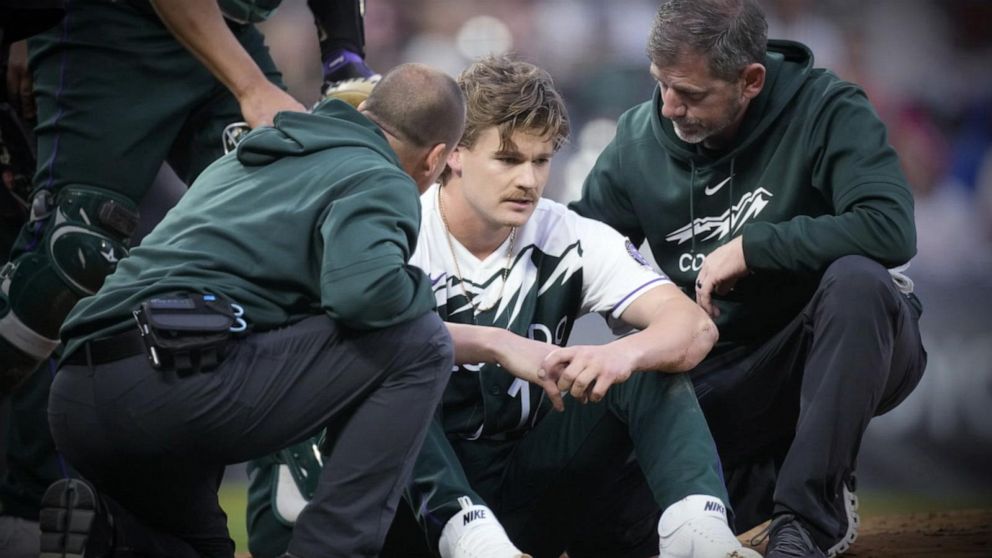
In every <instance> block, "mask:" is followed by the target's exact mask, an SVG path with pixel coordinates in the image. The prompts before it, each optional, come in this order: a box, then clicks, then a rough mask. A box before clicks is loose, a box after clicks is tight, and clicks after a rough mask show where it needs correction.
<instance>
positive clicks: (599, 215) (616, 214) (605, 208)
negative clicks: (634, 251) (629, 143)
mask: <svg viewBox="0 0 992 558" xmlns="http://www.w3.org/2000/svg"><path fill="white" fill-rule="evenodd" d="M620 170H621V167H620V149H619V147H618V146H617V139H616V138H614V139H613V141H611V142H610V144H609V145H607V146H606V149H605V150H603V152H602V153H601V154H600V155H599V158H598V159H597V160H596V164H595V166H593V168H592V170H591V171H590V172H589V176H587V177H586V180H585V182H584V183H583V185H582V197H581V198H580V199H579V200H578V201H574V202H572V203H570V204H568V207H569V209H571V210H572V211H575V212H576V213H578V214H579V215H582V216H583V217H588V218H590V219H595V220H597V221H602V222H604V223H606V224H607V225H609V226H611V227H613V228H614V229H616V230H617V231H619V232H620V234H622V235H624V236H626V237H627V238H629V239H630V241H631V242H633V243H634V245H635V246H640V245H641V243H642V242H644V230H643V228H642V227H641V225H640V222H639V221H638V219H637V215H636V214H635V213H634V207H633V205H632V204H631V202H630V197H629V194H628V193H627V191H626V189H624V188H623V187H622V186H621V184H623V183H624V182H623V181H622V180H620V176H621V174H620Z"/></svg>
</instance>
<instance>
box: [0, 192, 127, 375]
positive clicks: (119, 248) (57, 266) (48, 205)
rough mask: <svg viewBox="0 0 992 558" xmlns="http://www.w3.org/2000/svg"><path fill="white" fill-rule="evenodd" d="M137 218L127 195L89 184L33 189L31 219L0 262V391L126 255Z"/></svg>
mask: <svg viewBox="0 0 992 558" xmlns="http://www.w3.org/2000/svg"><path fill="white" fill-rule="evenodd" d="M137 222H138V213H137V207H136V205H135V204H134V202H133V201H131V200H130V199H128V198H126V197H124V196H121V195H119V194H115V193H113V192H110V191H107V190H102V189H99V188H90V187H82V186H79V187H76V186H73V187H65V188H62V189H61V190H60V191H59V192H58V194H57V195H55V196H54V197H53V196H52V195H51V194H50V193H49V191H48V190H39V191H38V192H37V193H36V194H35V196H34V198H33V202H32V210H31V219H30V221H29V222H28V223H27V224H26V225H25V227H24V229H23V230H22V232H21V235H20V237H19V238H18V241H17V243H16V244H15V246H14V250H13V252H12V255H13V256H14V257H13V258H12V259H11V261H10V262H8V263H7V264H6V265H5V266H4V267H3V268H2V269H0V362H2V363H3V364H2V365H0V366H2V369H0V382H2V383H0V393H2V392H7V391H9V390H10V389H12V388H13V387H14V386H16V385H17V384H19V383H20V382H21V381H22V380H23V379H24V378H25V377H27V375H29V374H30V373H31V372H32V371H33V370H35V368H37V366H38V364H39V363H40V362H41V361H43V360H44V359H46V358H48V356H49V355H50V354H51V353H52V351H54V350H55V347H56V346H57V345H58V331H59V328H60V327H61V325H62V321H63V320H64V319H65V317H66V315H68V313H69V311H70V310H71V309H72V307H73V306H74V305H75V304H76V302H77V301H78V300H79V299H80V298H82V297H84V296H88V295H91V294H93V293H95V292H96V291H97V289H99V288H100V285H102V284H103V280H104V278H105V277H106V276H107V275H109V274H110V273H111V272H113V271H114V269H115V268H116V266H117V262H118V261H119V260H120V259H121V258H123V257H125V256H127V253H128V252H127V250H128V248H127V247H128V241H129V239H130V236H131V234H132V233H133V232H134V229H135V227H136V226H137Z"/></svg>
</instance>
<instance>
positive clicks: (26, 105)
mask: <svg viewBox="0 0 992 558" xmlns="http://www.w3.org/2000/svg"><path fill="white" fill-rule="evenodd" d="M7 100H8V101H10V104H11V106H13V107H14V110H16V111H17V113H18V114H20V115H21V118H23V119H24V120H25V121H28V122H34V121H35V120H36V119H37V118H38V110H37V107H36V106H35V103H34V83H33V82H32V80H31V72H30V71H28V47H27V43H26V42H25V41H17V42H16V43H13V44H11V45H10V55H9V58H8V60H7Z"/></svg>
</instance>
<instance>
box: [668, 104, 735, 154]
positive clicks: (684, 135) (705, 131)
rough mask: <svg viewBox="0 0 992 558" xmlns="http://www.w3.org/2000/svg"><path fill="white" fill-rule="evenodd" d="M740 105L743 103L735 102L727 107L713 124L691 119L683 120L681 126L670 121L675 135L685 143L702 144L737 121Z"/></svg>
mask: <svg viewBox="0 0 992 558" xmlns="http://www.w3.org/2000/svg"><path fill="white" fill-rule="evenodd" d="M742 104H743V103H741V102H740V101H739V100H737V101H735V102H734V104H733V105H732V106H730V107H729V109H728V110H727V112H725V113H724V114H723V115H722V116H721V118H720V119H719V120H717V121H715V122H713V123H707V122H704V121H702V120H699V119H696V118H693V119H688V120H686V119H683V124H681V125H680V124H679V121H678V120H672V127H673V128H674V129H675V135H677V136H678V137H679V139H680V140H682V141H684V142H686V143H692V144H696V143H702V142H704V141H706V140H707V139H709V138H711V137H713V136H715V135H717V134H719V133H721V132H723V131H724V130H726V129H727V128H729V127H730V126H731V125H732V124H733V123H734V121H735V120H736V119H737V115H738V114H739V113H740V110H741V105H742ZM685 124H687V126H685Z"/></svg>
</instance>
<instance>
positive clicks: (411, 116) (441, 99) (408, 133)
mask: <svg viewBox="0 0 992 558" xmlns="http://www.w3.org/2000/svg"><path fill="white" fill-rule="evenodd" d="M363 110H364V111H366V112H367V113H369V114H370V115H371V116H372V119H373V120H374V121H375V122H376V123H377V124H379V126H381V127H382V128H383V129H385V130H386V131H387V132H389V133H390V134H392V135H394V136H396V137H397V138H398V139H400V140H401V141H403V142H406V143H409V144H410V145H412V146H414V147H418V148H422V147H433V146H435V145H437V144H441V143H443V144H445V145H447V146H448V147H449V148H451V147H454V146H455V145H456V144H457V143H458V139H459V138H460V137H461V135H462V131H463V130H464V129H465V97H464V96H463V95H462V91H461V89H459V88H458V84H457V83H456V82H455V80H454V79H453V78H452V77H451V76H449V75H447V74H445V73H444V72H441V71H440V70H435V69H434V68H431V67H429V66H425V65H423V64H401V65H399V66H397V67H395V68H393V70H391V71H390V72H389V73H387V74H386V75H385V76H383V78H382V80H380V81H379V83H378V84H377V85H376V86H375V88H373V89H372V93H371V94H370V95H369V98H368V99H366V100H365V106H364V107H363Z"/></svg>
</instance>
